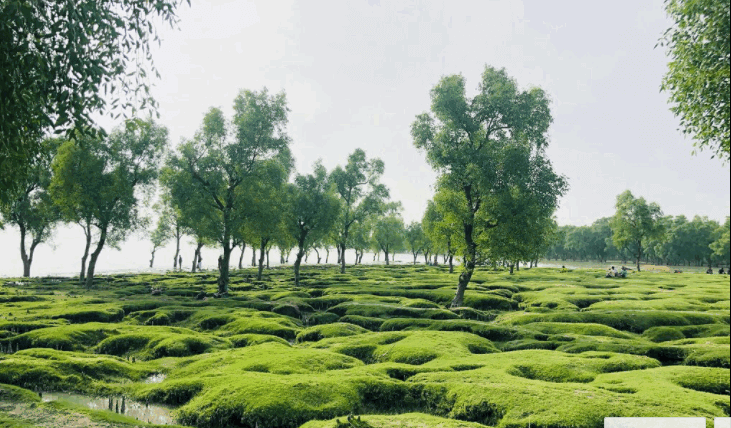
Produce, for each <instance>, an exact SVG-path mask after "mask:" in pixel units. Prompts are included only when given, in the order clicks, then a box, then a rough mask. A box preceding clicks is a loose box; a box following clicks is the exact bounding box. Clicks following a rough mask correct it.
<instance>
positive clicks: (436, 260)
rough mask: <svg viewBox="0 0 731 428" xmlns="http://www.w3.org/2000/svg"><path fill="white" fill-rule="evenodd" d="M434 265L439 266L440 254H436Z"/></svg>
mask: <svg viewBox="0 0 731 428" xmlns="http://www.w3.org/2000/svg"><path fill="white" fill-rule="evenodd" d="M434 266H439V254H434Z"/></svg>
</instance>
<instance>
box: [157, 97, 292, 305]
mask: <svg viewBox="0 0 731 428" xmlns="http://www.w3.org/2000/svg"><path fill="white" fill-rule="evenodd" d="M288 112H289V109H288V108H287V101H286V96H285V94H284V93H283V92H282V93H280V94H276V95H270V94H269V92H268V91H267V89H266V88H264V89H263V90H261V91H258V92H257V91H249V90H242V91H240V92H239V95H238V96H237V97H236V99H235V100H234V117H233V120H232V121H231V123H228V122H227V121H226V119H225V117H224V115H223V112H222V111H221V110H220V109H218V108H211V109H210V110H209V111H208V113H207V114H206V116H205V117H204V119H203V124H202V126H201V128H200V130H199V131H198V132H197V133H196V135H195V137H194V138H193V139H192V140H189V141H186V142H184V143H183V144H181V145H180V146H179V147H178V150H177V153H174V154H173V155H172V156H170V158H169V159H168V160H167V163H166V167H165V169H164V172H163V177H164V180H163V182H164V184H165V186H167V187H168V189H170V193H171V195H172V199H173V205H174V206H175V207H176V208H178V209H180V210H181V211H182V212H183V213H187V212H188V211H189V210H191V209H192V210H195V213H194V218H195V220H194V221H193V223H196V224H194V225H189V226H190V227H191V228H193V229H194V230H196V231H197V232H198V233H200V234H201V236H203V237H206V238H208V239H211V240H215V241H216V242H218V243H220V244H221V246H222V249H223V256H222V259H221V261H220V263H219V269H220V271H219V280H218V291H219V292H220V293H227V292H228V278H229V275H228V271H229V260H230V256H231V251H232V250H233V249H234V248H235V247H236V246H238V245H239V244H240V243H241V241H242V238H243V235H242V231H243V230H244V227H245V226H246V225H245V220H246V219H247V218H249V219H251V218H259V219H263V218H265V217H267V213H266V212H261V211H257V210H262V209H265V207H266V206H267V203H266V199H265V198H259V199H260V201H259V203H257V202H256V201H252V200H251V197H252V195H255V194H256V189H257V186H263V185H271V184H272V183H273V181H272V180H273V178H275V177H276V176H277V174H278V172H282V173H285V172H286V175H285V176H284V178H283V180H279V182H286V176H288V174H289V170H290V168H291V165H292V159H291V155H290V152H289V137H288V136H287V134H286V133H285V126H286V124H287V113H288ZM285 170H286V171H285ZM265 181H266V183H265ZM252 203H253V204H252ZM191 204H193V205H195V207H193V208H190V209H189V208H186V206H189V205H191ZM250 204H252V206H251V207H250V208H253V207H256V210H254V211H252V210H251V209H248V210H247V206H249V205H250Z"/></svg>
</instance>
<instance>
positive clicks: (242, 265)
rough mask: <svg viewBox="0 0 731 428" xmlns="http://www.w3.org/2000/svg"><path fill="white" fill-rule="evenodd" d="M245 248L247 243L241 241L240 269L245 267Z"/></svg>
mask: <svg viewBox="0 0 731 428" xmlns="http://www.w3.org/2000/svg"><path fill="white" fill-rule="evenodd" d="M244 250H246V243H244V242H242V243H241V255H240V256H239V269H243V268H244Z"/></svg>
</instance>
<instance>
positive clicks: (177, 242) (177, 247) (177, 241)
mask: <svg viewBox="0 0 731 428" xmlns="http://www.w3.org/2000/svg"><path fill="white" fill-rule="evenodd" d="M179 255H180V233H176V234H175V261H174V262H173V269H175V265H176V264H177V263H178V256H179ZM193 263H195V259H193ZM150 267H152V266H150ZM180 270H183V267H182V266H180Z"/></svg>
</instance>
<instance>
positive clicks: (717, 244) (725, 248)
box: [709, 216, 731, 265]
mask: <svg viewBox="0 0 731 428" xmlns="http://www.w3.org/2000/svg"><path fill="white" fill-rule="evenodd" d="M730 229H731V225H730V224H729V217H728V216H727V217H726V222H725V223H724V224H723V226H720V227H719V228H718V229H716V239H715V240H714V241H713V242H712V243H711V244H710V245H709V246H710V247H711V249H712V250H713V256H714V258H715V259H716V260H717V261H718V263H719V264H725V265H728V264H729V260H730V259H731V246H730V245H729V243H730V242H731V239H730V236H729V235H730V233H729V230H730Z"/></svg>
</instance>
